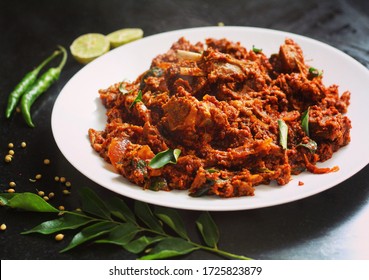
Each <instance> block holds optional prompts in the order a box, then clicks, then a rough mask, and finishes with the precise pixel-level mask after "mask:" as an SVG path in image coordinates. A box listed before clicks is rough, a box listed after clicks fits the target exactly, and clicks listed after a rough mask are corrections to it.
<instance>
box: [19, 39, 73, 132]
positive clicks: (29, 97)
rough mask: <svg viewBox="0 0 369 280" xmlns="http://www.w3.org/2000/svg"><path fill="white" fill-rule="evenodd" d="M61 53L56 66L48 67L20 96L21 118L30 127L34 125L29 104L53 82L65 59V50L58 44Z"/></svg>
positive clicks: (57, 77)
mask: <svg viewBox="0 0 369 280" xmlns="http://www.w3.org/2000/svg"><path fill="white" fill-rule="evenodd" d="M59 48H60V50H61V51H62V53H63V58H62V61H61V62H60V64H59V66H58V67H55V68H54V67H53V68H50V69H48V70H47V71H46V72H45V73H44V74H43V75H42V76H41V77H40V78H39V79H38V80H37V81H36V82H35V83H34V84H33V86H32V87H31V88H30V89H29V90H28V91H27V92H26V93H25V94H24V95H23V96H22V99H21V109H22V114H23V118H24V120H25V121H26V123H27V124H28V126H30V127H34V126H35V125H34V124H33V121H32V117H31V106H32V104H33V102H35V101H36V99H37V98H38V97H39V96H40V95H41V94H42V93H44V92H45V91H46V90H47V89H48V88H49V87H50V86H51V85H52V84H53V83H54V82H56V81H57V80H58V79H59V77H60V73H61V71H62V69H63V67H64V65H65V62H66V60H67V56H68V55H67V51H66V50H65V48H63V47H62V46H59Z"/></svg>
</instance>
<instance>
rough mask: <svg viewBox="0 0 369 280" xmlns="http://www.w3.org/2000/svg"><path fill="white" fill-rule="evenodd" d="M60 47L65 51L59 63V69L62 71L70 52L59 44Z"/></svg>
mask: <svg viewBox="0 0 369 280" xmlns="http://www.w3.org/2000/svg"><path fill="white" fill-rule="evenodd" d="M58 47H59V49H60V50H61V51H62V53H63V58H62V60H61V62H60V64H59V66H58V67H57V69H59V71H61V70H62V69H63V67H64V65H65V62H66V61H67V57H68V54H67V51H66V49H65V48H64V47H63V46H58Z"/></svg>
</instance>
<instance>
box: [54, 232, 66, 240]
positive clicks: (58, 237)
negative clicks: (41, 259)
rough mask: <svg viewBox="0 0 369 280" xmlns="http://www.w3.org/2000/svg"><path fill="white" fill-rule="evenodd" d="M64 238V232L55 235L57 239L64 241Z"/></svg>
mask: <svg viewBox="0 0 369 280" xmlns="http://www.w3.org/2000/svg"><path fill="white" fill-rule="evenodd" d="M63 238H64V234H62V233H59V234H57V235H55V240H56V241H62V240H63Z"/></svg>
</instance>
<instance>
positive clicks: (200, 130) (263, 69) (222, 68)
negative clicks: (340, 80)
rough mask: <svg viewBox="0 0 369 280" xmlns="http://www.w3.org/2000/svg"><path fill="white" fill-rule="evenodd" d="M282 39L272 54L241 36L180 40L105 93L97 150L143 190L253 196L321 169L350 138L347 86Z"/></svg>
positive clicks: (93, 141)
mask: <svg viewBox="0 0 369 280" xmlns="http://www.w3.org/2000/svg"><path fill="white" fill-rule="evenodd" d="M322 76H323V72H322V71H321V70H318V69H315V68H313V67H311V66H309V65H307V64H306V62H305V60H304V55H303V51H302V49H301V47H300V46H299V45H298V44H297V43H295V42H294V41H293V40H291V39H288V38H287V39H286V40H285V42H283V44H282V45H281V46H280V48H279V52H278V53H276V54H273V55H271V56H270V57H267V56H266V55H265V54H264V53H263V51H262V49H258V48H255V47H253V48H252V49H250V50H247V49H246V48H245V47H244V46H242V45H241V44H240V43H239V42H237V43H235V42H231V41H229V40H227V39H213V38H208V39H206V40H205V42H204V43H201V42H198V43H196V44H192V43H191V42H189V41H188V40H187V39H185V38H180V39H179V40H178V41H177V42H175V43H174V44H173V45H172V47H171V48H170V49H169V50H168V51H167V52H166V53H164V54H160V55H158V56H157V57H155V58H154V59H153V60H152V63H151V67H150V69H148V70H147V71H145V72H144V73H142V74H141V75H140V76H139V77H138V78H137V79H136V80H135V81H133V82H128V81H122V82H117V83H116V84H114V85H111V86H110V87H109V88H107V89H102V90H100V91H99V94H100V98H101V101H102V103H103V105H104V106H105V107H106V110H107V113H106V115H107V124H106V127H105V130H104V131H96V130H95V129H92V128H91V129H89V138H90V141H91V144H92V147H93V148H94V149H95V150H96V152H98V153H99V154H100V155H101V157H103V158H104V159H105V160H106V161H107V162H109V163H111V164H112V165H113V166H114V167H115V169H116V170H117V172H119V173H120V174H121V175H123V176H124V177H125V178H127V179H128V180H129V181H131V182H133V183H134V184H137V185H139V186H141V187H142V188H143V189H151V190H155V191H157V190H164V191H170V190H173V189H177V190H187V191H188V193H189V195H191V196H194V197H199V196H203V195H216V196H219V197H227V198H228V197H238V196H252V195H254V191H255V186H257V185H260V184H269V183H270V182H272V181H275V182H277V184H279V185H285V184H287V183H288V182H290V180H291V178H292V177H291V176H292V175H296V174H299V173H301V172H303V171H307V172H312V173H327V172H332V171H337V170H338V167H333V168H319V167H317V166H316V163H317V162H322V161H326V160H327V159H330V158H331V157H332V155H333V153H334V152H336V151H337V150H338V149H340V148H341V147H343V146H345V145H347V144H348V143H349V142H350V129H351V122H350V119H349V118H348V117H347V116H345V113H346V112H347V107H348V106H349V102H350V92H348V91H346V92H343V93H342V94H341V95H340V94H339V90H338V86H337V85H330V86H325V85H324V84H323V81H322Z"/></svg>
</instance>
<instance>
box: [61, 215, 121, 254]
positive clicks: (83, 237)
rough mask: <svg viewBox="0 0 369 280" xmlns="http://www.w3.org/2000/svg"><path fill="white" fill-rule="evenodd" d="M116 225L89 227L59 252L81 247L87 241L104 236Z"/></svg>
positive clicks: (110, 223) (97, 224)
mask: <svg viewBox="0 0 369 280" xmlns="http://www.w3.org/2000/svg"><path fill="white" fill-rule="evenodd" d="M115 227H117V225H116V224H115V223H112V222H105V221H104V222H98V223H95V224H93V225H90V226H88V227H86V228H84V229H83V230H81V231H80V232H79V233H77V234H76V235H75V236H74V237H73V239H72V241H71V242H70V243H69V245H68V246H67V247H66V248H64V249H63V250H61V251H60V252H61V253H63V252H66V251H69V250H70V249H72V248H74V247H76V246H79V245H81V244H82V243H85V242H86V241H89V240H91V239H94V238H97V237H99V236H101V235H104V234H106V233H108V232H110V231H112V230H113V229H114V228H115Z"/></svg>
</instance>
